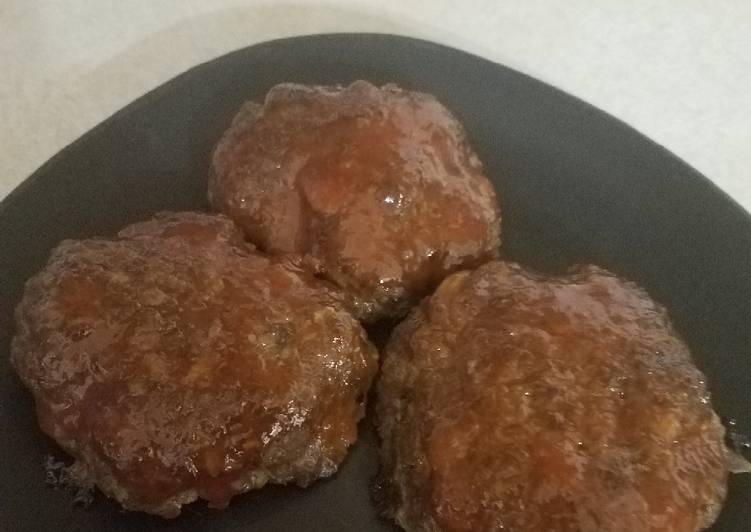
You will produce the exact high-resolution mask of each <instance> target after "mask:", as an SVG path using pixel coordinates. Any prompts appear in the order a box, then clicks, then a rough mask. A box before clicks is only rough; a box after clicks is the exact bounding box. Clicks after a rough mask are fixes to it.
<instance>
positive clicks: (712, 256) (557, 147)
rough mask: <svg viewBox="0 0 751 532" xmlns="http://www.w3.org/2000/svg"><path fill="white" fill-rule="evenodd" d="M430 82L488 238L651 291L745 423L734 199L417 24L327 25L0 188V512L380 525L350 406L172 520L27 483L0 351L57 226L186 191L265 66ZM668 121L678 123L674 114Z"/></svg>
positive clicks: (742, 523)
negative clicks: (276, 468) (259, 472)
mask: <svg viewBox="0 0 751 532" xmlns="http://www.w3.org/2000/svg"><path fill="white" fill-rule="evenodd" d="M360 78H363V79H367V80H370V81H372V82H374V83H376V84H384V83H388V82H395V83H397V84H399V85H401V86H402V87H405V88H408V89H415V90H421V91H427V92H430V93H433V94H435V95H436V96H437V97H438V99H439V100H441V101H442V102H443V103H444V104H445V105H446V106H448V107H449V109H451V110H452V111H453V112H454V113H455V114H456V116H457V117H458V118H459V119H460V121H461V122H463V123H464V125H465V127H466V129H467V132H468V134H469V137H470V140H471V142H472V144H473V145H474V146H475V148H476V150H477V152H478V153H479V155H480V158H481V159H482V160H483V162H484V163H485V166H486V169H487V174H488V175H489V176H490V178H491V180H492V181H493V182H494V184H495V186H496V188H497V190H498V196H499V198H500V202H501V211H502V215H503V239H504V249H505V255H506V257H508V258H511V259H513V260H518V261H521V262H524V263H526V264H528V265H531V266H533V267H536V268H539V269H544V270H558V269H561V268H564V267H566V266H567V265H570V264H573V263H576V262H595V263H597V264H599V265H601V266H604V267H606V268H609V269H611V270H613V271H615V272H617V273H618V274H621V275H623V276H625V277H628V278H631V279H634V280H636V281H637V282H639V283H640V284H641V285H643V286H644V287H645V288H647V289H648V291H649V292H650V293H651V294H652V296H653V297H654V298H656V299H657V300H659V301H661V302H662V303H663V304H664V305H666V306H667V308H668V309H669V311H670V313H671V315H672V317H673V319H674V321H675V324H676V326H677V328H678V330H679V331H680V332H681V333H682V334H683V335H684V336H685V338H686V340H687V341H688V343H689V345H690V346H691V348H692V350H693V353H694V355H695V358H696V362H697V364H698V365H699V366H700V367H701V368H702V369H703V370H704V371H705V373H706V375H707V379H708V381H709V385H710V389H711V390H712V392H713V400H714V405H715V407H716V409H717V410H718V411H719V413H720V415H721V416H722V417H723V418H724V419H726V420H731V419H733V420H735V422H736V424H735V428H736V430H737V431H739V432H745V433H751V418H749V413H751V356H750V355H749V353H750V351H751V323H750V322H749V317H751V217H749V215H748V214H747V213H746V212H744V211H743V210H742V209H741V208H740V207H739V206H738V205H737V204H735V203H734V202H733V201H732V200H731V199H729V198H728V197H727V196H725V195H724V194H723V193H721V192H720V191H719V190H718V189H717V188H715V187H714V186H713V185H712V184H711V183H710V182H709V181H708V180H707V179H705V178H704V177H702V176H701V175H699V174H698V173H697V172H696V171H695V170H693V169H691V168H690V167H688V166H687V165H686V164H685V163H683V162H682V161H680V160H679V159H677V158H676V157H675V156H673V155H671V154H670V153H668V152H667V151H665V150H664V149H663V148H661V147H660V146H658V145H656V144H655V143H653V142H651V141H650V140H648V139H646V138H645V137H643V136H642V135H640V134H639V133H637V132H636V131H634V130H633V129H631V128H629V127H628V126H626V125H624V124H623V123H621V122H619V121H617V120H615V119H614V118H612V117H610V116H608V115H606V114H605V113H603V112H601V111H599V110H597V109H595V108H593V107H591V106H589V105H587V104H585V103H583V102H581V101H579V100H577V99H575V98H573V97H571V96H568V95H566V94H564V93H562V92H560V91H558V90H556V89H554V88H552V87H549V86H547V85H545V84H543V83H540V82H539V81H535V80H534V79H531V78H529V77H527V76H524V75H522V74H519V73H518V72H515V71H513V70H510V69H508V68H505V67H502V66H499V65H497V64H494V63H491V62H489V61H486V60H484V59H480V58H478V57H475V56H472V55H469V54H466V53H464V52H460V51H457V50H452V49H449V48H445V47H442V46H438V45H435V44H431V43H427V42H424V41H417V40H413V39H408V38H403V37H394V36H387V35H367V34H366V35H363V34H355V35H349V34H341V35H321V36H311V37H299V38H293V39H285V40H280V41H274V42H269V43H265V44H260V45H257V46H253V47H250V48H246V49H244V50H240V51H237V52H234V53H231V54H229V55H226V56H224V57H220V58H219V59H215V60H213V61H211V62H209V63H206V64H203V65H200V66H198V67H196V68H194V69H192V70H190V71H188V72H186V73H185V74H183V75H181V76H179V77H178V78H176V79H174V80H172V81H170V82H168V83H167V84H165V85H163V86H162V87H160V88H158V89H156V90H154V91H153V92H150V93H149V94H147V95H146V96H144V97H142V98H141V99H139V100H137V101H136V102H134V103H133V104H131V105H129V106H128V107H126V108H125V109H123V110H122V111H120V112H119V113H117V114H116V115H114V116H113V117H111V118H109V119H108V120H106V121H105V122H104V123H102V124H101V125H99V126H97V127H96V128H94V129H93V130H92V131H91V132H89V133H88V134H86V135H84V136H83V137H82V138H81V139H79V140H78V141H76V142H75V143H74V144H72V145H71V146H69V147H68V148H66V149H64V150H63V151H62V152H60V153H59V154H58V155H56V156H55V157H53V158H52V160H50V161H49V162H48V163H46V164H45V165H44V166H43V167H42V168H40V169H39V170H37V171H36V172H35V173H34V175H33V176H31V177H30V178H29V179H27V180H26V181H25V182H24V183H23V184H22V185H21V186H20V187H18V189H16V190H15V191H14V192H13V193H11V194H10V196H8V197H7V198H6V199H5V200H4V201H3V202H2V203H1V204H0V250H1V251H0V275H1V276H2V277H0V427H1V430H0V479H2V480H0V529H2V530H19V531H23V530H34V531H36V530H80V531H87V530H92V531H93V530H96V531H110V530H113V531H114V530H117V531H131V530H138V531H141V530H147V529H151V528H154V529H160V528H165V529H173V530H176V529H179V530H181V531H198V530H208V529H210V530H212V531H213V532H222V531H240V530H242V531H246V530H264V531H272V530H280V531H282V530H283V531H294V530H305V531H313V530H321V531H331V530H353V531H355V530H356V531H364V530H374V531H376V530H394V527H393V526H392V525H391V524H390V523H389V522H388V521H385V520H383V519H381V518H379V516H378V512H377V510H376V508H375V505H374V504H373V501H372V479H373V475H374V474H375V472H376V470H377V456H376V439H375V437H374V435H373V431H372V428H371V426H370V424H369V422H367V421H366V422H364V423H363V424H362V426H361V437H360V440H359V441H358V442H357V444H356V445H355V446H354V447H353V449H352V452H351V454H350V456H349V458H348V459H347V460H346V462H345V463H344V464H343V466H342V468H341V470H340V472H339V473H338V474H337V475H336V476H335V477H334V478H333V479H330V480H327V481H320V482H317V483H316V484H314V485H313V486H312V487H311V488H309V489H307V490H301V489H297V488H285V487H266V488H264V489H263V490H261V491H259V492H255V493H250V494H247V495H243V496H240V497H237V498H236V499H235V500H234V501H233V502H232V504H231V505H230V507H229V508H228V509H227V510H225V511H222V512H217V511H212V510H209V509H207V508H206V507H205V506H202V505H200V504H194V505H191V506H189V507H188V508H186V509H185V510H184V511H183V515H182V516H181V517H179V518H178V519H177V520H175V521H162V520H160V519H159V518H155V517H151V516H148V515H144V514H138V513H125V512H122V511H120V510H119V509H118V506H117V505H116V504H115V503H113V502H112V501H110V500H108V499H106V498H105V497H103V496H101V495H97V496H96V497H95V499H94V502H93V503H92V504H91V505H90V506H89V507H88V508H82V507H80V506H76V505H74V503H73V495H72V494H70V493H66V492H65V491H64V490H55V489H52V488H51V487H49V486H47V485H46V483H45V475H46V472H45V469H44V467H43V463H44V461H45V459H46V457H47V456H48V455H50V454H52V455H53V456H55V457H57V458H61V457H63V455H61V454H60V452H59V451H58V450H57V449H56V448H55V445H54V444H53V443H52V442H51V441H50V440H49V439H47V438H46V437H44V436H43V435H42V434H41V432H40V431H39V429H38V428H37V425H36V417H35V415H34V409H33V404H32V401H31V398H30V395H29V394H28V393H27V392H26V391H24V390H23V388H22V387H21V385H20V383H19V381H18V380H17V378H16V377H15V375H14V374H13V372H12V369H11V367H10V364H9V363H8V350H9V343H10V338H11V336H12V327H13V319H12V317H13V308H14V307H15V305H16V304H17V302H18V300H19V297H20V295H21V291H22V288H23V283H24V281H25V280H26V279H27V278H28V277H29V276H31V275H32V274H33V273H34V272H36V271H37V270H38V269H39V268H40V267H41V266H42V265H43V264H44V262H45V260H46V258H47V255H48V253H49V251H50V250H51V249H52V248H53V247H54V246H55V245H56V244H57V243H58V242H59V241H60V240H62V239H64V238H80V237H89V236H93V235H108V234H112V233H114V232H115V231H116V230H117V229H118V228H121V227H122V226H124V225H125V224H128V223H130V222H134V221H136V220H141V219H144V218H146V217H149V216H150V215H152V214H153V213H155V212H157V211H160V210H165V209H169V210H181V209H206V208H207V203H206V176H207V168H208V164H209V155H210V153H211V149H212V147H213V145H214V143H215V142H216V141H217V139H218V138H219V135H220V134H221V132H222V131H223V130H224V128H226V127H227V126H228V124H229V122H230V119H231V118H232V116H233V114H234V113H235V111H236V110H237V109H238V107H239V106H240V104H241V103H242V102H243V101H244V100H247V99H249V98H252V99H255V100H261V99H263V97H264V95H265V93H266V91H267V90H268V89H269V88H270V87H272V86H273V85H275V84H277V83H280V82H284V81H295V82H299V83H316V84H346V83H349V82H351V81H353V80H356V79H360ZM687 134H690V133H689V132H687ZM750 522H751V475H738V476H733V477H731V479H730V491H729V496H728V499H727V502H726V505H725V508H724V510H723V512H722V515H721V516H720V518H719V520H718V522H717V524H716V525H715V526H714V527H713V529H712V530H717V531H720V530H722V531H731V530H732V531H742V530H748V523H750Z"/></svg>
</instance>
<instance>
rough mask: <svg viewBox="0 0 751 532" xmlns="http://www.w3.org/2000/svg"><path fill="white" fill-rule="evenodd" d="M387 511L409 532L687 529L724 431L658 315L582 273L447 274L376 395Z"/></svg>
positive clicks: (394, 342)
mask: <svg viewBox="0 0 751 532" xmlns="http://www.w3.org/2000/svg"><path fill="white" fill-rule="evenodd" d="M378 388H379V390H378V391H379V398H378V401H379V402H378V407H377V412H378V418H379V423H380V425H379V431H380V434H381V436H382V438H383V448H382V458H383V464H384V469H383V474H384V479H385V485H386V498H387V506H388V508H387V510H388V512H389V513H390V514H391V515H392V516H393V517H394V518H395V519H396V520H397V522H398V523H399V524H400V525H401V526H403V527H404V528H405V529H407V530H409V531H478V530H513V531H517V532H520V531H552V530H555V531H557V532H565V531H571V532H574V531H577V532H604V531H608V532H616V531H617V532H633V531H637V530H638V531H650V530H651V531H658V530H659V531H662V532H665V531H672V532H678V531H681V532H688V531H696V530H701V529H703V528H705V527H707V526H709V525H710V524H711V523H712V521H713V520H714V519H715V517H716V515H717V513H718V511H719V509H720V506H721V503H722V501H723V498H724V495H725V490H726V475H727V458H728V453H727V450H726V448H725V446H724V443H723V435H724V429H723V427H722V425H721V423H720V421H719V420H718V417H717V415H716V414H715V413H714V412H713V410H712V407H711V404H710V401H709V395H708V392H707V389H706V387H705V383H704V380H703V376H702V374H701V373H700V372H699V370H698V369H696V368H695V367H694V365H693V364H692V361H691V357H690V353H689V351H688V348H687V347H686V345H685V344H684V342H683V341H682V340H681V339H680V338H679V336H678V335H677V334H676V332H675V331H674V330H673V328H672V326H671V324H670V322H669V320H668V317H667V315H666V313H665V311H664V310H663V309H662V308H661V307H660V306H659V305H657V304H656V303H654V302H652V301H651V300H650V298H649V297H648V296H647V294H645V293H644V292H643V291H642V290H640V289H639V288H637V287H636V286H635V285H633V284H632V283H629V282H625V281H622V280H619V279H618V278H616V277H615V276H613V275H611V274H610V273H608V272H606V271H603V270H599V269H597V268H594V267H588V268H583V269H579V270H577V271H576V272H574V273H572V274H571V275H569V276H565V277H544V276H539V275H537V274H534V273H530V272H528V271H525V270H524V269H522V268H521V267H519V266H517V265H514V264H509V263H500V262H491V263H488V264H486V265H484V266H482V267H480V268H479V269H478V270H476V271H474V272H462V273H457V274H454V275H453V276H451V277H449V278H448V279H446V280H445V281H444V282H443V284H442V285H441V286H440V287H439V288H438V290H437V292H436V293H435V294H434V295H433V296H432V297H431V298H430V299H428V300H425V301H424V302H423V303H422V304H421V306H420V307H419V308H417V309H416V310H415V311H414V312H413V313H412V314H411V315H410V317H409V318H408V319H407V320H406V321H405V322H403V323H402V324H401V325H400V326H399V327H398V328H397V330H396V331H395V333H394V335H393V337H392V339H391V340H390V342H389V345H388V347H387V349H386V353H385V360H384V364H383V368H382V378H381V379H380V382H379V386H378Z"/></svg>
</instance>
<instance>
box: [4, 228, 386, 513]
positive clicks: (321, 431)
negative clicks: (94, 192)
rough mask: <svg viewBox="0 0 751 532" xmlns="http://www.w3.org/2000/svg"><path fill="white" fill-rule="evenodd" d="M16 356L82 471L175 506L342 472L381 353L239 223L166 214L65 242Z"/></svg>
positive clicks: (153, 507) (335, 302)
mask: <svg viewBox="0 0 751 532" xmlns="http://www.w3.org/2000/svg"><path fill="white" fill-rule="evenodd" d="M12 360H13V363H14V365H15V367H16V369H17V371H18V374H19V375H20V376H21V379H22V380H23V382H24V383H25V384H26V386H28V388H29V389H30V390H31V391H32V393H33V395H34V398H35V400H36V406H37V413H38V418H39V423H40V426H41V427H42V429H43V430H44V431H45V432H46V433H47V434H49V435H50V436H51V437H52V438H54V439H55V440H56V441H57V442H58V443H59V444H60V445H61V446H62V447H63V448H64V449H65V450H66V451H68V452H69V453H70V454H72V455H73V456H74V457H75V458H76V459H77V465H76V467H77V470H78V471H79V476H80V477H81V478H88V479H89V480H92V481H94V482H96V484H97V485H98V486H99V487H100V488H101V489H102V490H103V491H104V492H105V493H106V494H108V495H109V496H111V497H114V498H115V499H117V500H118V501H119V502H120V503H122V505H123V506H124V507H125V508H127V509H132V510H143V511H146V512H151V513H155V514H159V515H162V516H165V517H174V516H176V515H177V514H179V512H180V507H181V505H182V504H184V503H188V502H190V501H192V500H194V499H196V498H198V497H200V498H203V499H206V500H208V501H209V503H210V505H212V506H214V507H218V508H221V507H223V506H225V505H226V504H227V503H228V502H229V500H230V499H231V498H232V497H233V496H234V495H235V494H238V493H241V492H244V491H247V490H250V489H254V488H259V487H261V486H263V485H264V484H265V483H266V482H275V483H296V484H299V485H301V486H305V485H307V484H309V483H310V482H312V481H313V480H315V479H317V478H319V477H326V476H329V475H331V474H333V473H334V472H335V471H336V469H337V466H338V464H339V463H340V462H341V461H342V460H343V458H344V456H345V453H346V449H347V447H348V446H349V445H350V444H351V443H352V442H353V441H354V440H355V438H356V430H357V428H356V424H357V421H358V420H359V419H360V418H361V417H362V415H363V401H364V397H365V394H366V392H367V389H368V386H369V384H370V382H371V379H372V377H373V375H374V373H375V371H376V366H377V353H376V351H375V349H374V348H373V347H372V346H371V345H370V343H369V342H368V340H367V339H366V336H365V334H364V332H363V330H362V329H361V327H360V325H359V324H358V323H357V321H356V320H355V319H354V318H353V317H352V316H351V315H350V314H349V313H347V312H346V311H345V310H344V308H343V306H342V304H341V296H340V295H339V294H338V293H337V292H336V291H334V290H332V289H330V288H328V287H327V286H326V285H324V284H323V283H322V282H321V281H319V280H316V279H314V278H312V277H311V276H309V274H307V273H302V272H298V271H296V270H295V269H294V267H292V266H289V265H286V264H284V263H280V262H274V261H272V260H270V259H268V258H266V257H263V256H261V255H258V254H256V253H254V252H253V249H252V248H251V247H249V246H247V245H245V244H244V243H243V237H242V234H241V232H240V231H239V230H238V229H237V228H236V227H235V226H234V224H233V223H232V222H231V221H230V220H229V219H227V218H225V217H223V216H213V215H202V214H197V213H179V214H169V213H166V214H163V215H160V216H158V217H157V218H155V219H154V220H151V221H148V222H144V223H139V224H135V225H132V226H130V227H128V228H126V229H124V230H123V231H121V232H120V234H119V235H118V237H117V238H113V239H91V240H81V241H65V242H63V243H61V244H60V245H59V246H58V247H57V248H56V249H55V250H54V251H53V253H52V256H51V258H50V259H49V262H48V263H47V265H46V266H45V267H44V269H43V270H42V271H41V272H40V273H38V274H37V275H36V276H35V277H33V278H32V279H31V280H30V281H29V282H28V283H27V286H26V291H25V294H24V297H23V300H22V302H21V304H20V305H19V307H18V309H17V334H16V336H15V338H14V341H13V346H12Z"/></svg>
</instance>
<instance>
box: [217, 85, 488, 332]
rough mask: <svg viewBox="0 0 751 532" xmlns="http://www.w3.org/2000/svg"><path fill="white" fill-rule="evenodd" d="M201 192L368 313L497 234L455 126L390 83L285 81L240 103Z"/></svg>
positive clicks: (395, 303) (393, 306)
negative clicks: (261, 99) (259, 98)
mask: <svg viewBox="0 0 751 532" xmlns="http://www.w3.org/2000/svg"><path fill="white" fill-rule="evenodd" d="M209 199H210V202H211V204H212V206H213V207H214V208H215V209H216V210H218V211H220V212H223V213H225V214H227V215H228V216H230V217H231V218H232V219H233V220H235V222H237V223H238V224H239V225H240V226H241V227H242V228H243V230H244V231H245V233H246V235H247V237H248V238H249V239H250V240H251V241H252V242H253V243H254V244H255V245H257V246H258V247H259V248H261V249H262V250H263V251H267V252H271V253H298V254H301V255H303V256H304V257H305V261H306V264H307V266H308V267H310V268H312V269H314V270H316V271H317V272H318V275H321V276H324V277H326V278H327V279H329V280H331V281H333V282H334V283H336V284H337V285H339V286H340V287H341V288H342V289H343V290H344V291H345V292H346V293H347V294H349V295H350V296H351V300H352V301H353V303H354V308H355V312H356V313H357V315H358V316H359V317H360V318H362V319H363V320H365V321H375V320H377V319H379V318H383V317H395V316H401V315H403V314H404V313H405V312H406V310H407V309H408V308H409V307H410V306H411V305H412V304H414V303H415V302H416V301H418V300H419V298H421V297H422V296H424V295H426V294H428V293H429V292H430V291H431V290H432V289H433V288H435V286H436V285H437V284H438V283H439V282H440V281H441V280H442V279H443V278H444V277H445V276H446V275H447V274H449V273H450V272H453V271H455V270H458V269H462V268H469V267H474V266H477V265H479V264H481V263H483V262H485V261H487V260H489V259H491V258H494V257H496V256H497V253H498V247H499V245H500V214H499V209H498V205H497V201H496V196H495V192H494V190H493V186H492V185H491V183H490V182H489V181H488V179H487V178H486V177H485V174H484V173H483V168H482V164H481V163H480V160H479V159H478V157H477V155H476V154H475V153H474V151H473V150H472V148H471V147H470V145H469V144H468V142H467V139H466V135H465V133H464V130H463V128H462V126H461V124H460V123H459V122H458V121H457V120H456V118H454V116H453V115H452V114H451V113H450V112H449V111H448V110H447V109H446V108H445V107H444V106H443V105H441V104H440V103H439V102H438V101H437V100H436V99H435V98H434V97H433V96H431V95H428V94H423V93H418V92H410V91H406V90H402V89H400V88H398V87H396V86H395V85H385V86H383V87H381V88H378V87H375V86H373V85H371V84H370V83H367V82H364V81H358V82H355V83H353V84H352V85H350V86H348V87H338V86H337V87H323V86H304V85H295V84H282V85H277V86H276V87H273V88H272V89H271V90H270V91H269V93H268V95H267V96H266V99H265V101H264V102H263V104H258V103H255V102H248V103H246V104H245V105H244V106H243V107H242V109H241V110H240V112H239V113H238V114H237V116H236V117H235V119H234V121H233V123H232V125H231V126H230V128H229V129H228V130H227V132H226V133H225V134H224V136H223V138H222V139H221V141H220V142H219V144H218V145H217V147H216V150H215V152H214V155H213V162H212V167H211V175H210V182H209Z"/></svg>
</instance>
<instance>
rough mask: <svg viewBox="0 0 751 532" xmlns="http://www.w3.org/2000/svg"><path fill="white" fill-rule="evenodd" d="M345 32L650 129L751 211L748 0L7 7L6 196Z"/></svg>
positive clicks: (0, 137) (11, 1) (0, 76)
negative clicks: (187, 76)
mask: <svg viewBox="0 0 751 532" xmlns="http://www.w3.org/2000/svg"><path fill="white" fill-rule="evenodd" d="M336 31H369V32H386V33H396V34H403V35H410V36H416V37H421V38H426V39H429V40H432V41H436V42H439V43H444V44H448V45H450V46H454V47H457V48H462V49H464V50H467V51H470V52H473V53H476V54H478V55H482V56H484V57H487V58H489V59H492V60H494V61H497V62H499V63H503V64H506V65H508V66H511V67H513V68H516V69H518V70H520V71H522V72H525V73H528V74H531V75H532V76H534V77H537V78H539V79H541V80H543V81H546V82H549V83H551V84H553V85H555V86H557V87H560V88H561V89H563V90H565V91H567V92H569V93H571V94H574V95H575V96H578V97H580V98H582V99H584V100H586V101H588V102H590V103H592V104H594V105H596V106H597V107H600V108H601V109H604V110H605V111H607V112H609V113H611V114H613V115H615V116H617V117H618V118H621V119H622V120H624V121H626V122H627V123H629V124H631V125H632V126H634V127H636V128H637V129H638V130H640V131H642V132H643V133H644V134H646V135H647V136H649V137H651V138H652V139H654V140H655V141H657V142H658V143H660V144H662V145H664V146H665V147H667V148H668V149H670V150H671V151H673V152H674V153H675V154H677V155H678V156H679V157H681V158H683V159H684V160H686V161H687V162H688V163H689V164H691V165H692V166H694V167H695V168H697V169H698V170H699V171H701V172H702V173H703V174H704V175H706V176H707V177H709V178H710V179H712V180H713V181H714V182H715V183H716V184H717V185H718V186H719V187H720V188H722V189H723V190H725V191H726V192H727V193H728V194H730V196H732V197H733V198H734V199H735V200H736V201H738V202H739V203H740V204H742V205H743V206H744V207H745V208H746V209H747V210H751V175H749V171H748V169H747V168H748V166H749V164H750V163H751V1H749V0H720V1H715V2H708V1H706V0H680V1H665V0H635V1H633V2H624V1H623V0H599V1H597V2H594V1H592V0H567V1H565V2H564V1H562V0H561V1H556V0H548V1H545V0H525V1H521V0H519V1H506V0H475V1H467V2H457V1H456V0H378V1H373V0H328V1H321V0H318V1H315V0H293V1H292V2H289V3H288V2H286V1H274V0H267V1H261V0H245V1H241V0H213V1H210V2H207V1H206V0H128V1H125V2H123V1H116V0H97V1H91V0H57V1H56V0H33V1H29V0H0V146H1V148H0V198H2V197H4V196H5V195H6V194H7V193H8V192H10V191H11V190H12V189H13V188H14V187H15V186H16V185H17V184H18V183H20V182H21V181H22V180H23V179H24V178H26V177H27V176H28V175H29V174H30V173H31V172H33V171H34V170H35V169H36V168H37V167H39V166H40V165H41V164H42V163H44V162H45V161H46V160H47V159H48V158H49V157H51V156H52V155H54V154H55V153H56V152H57V151H58V150H60V149H61V148H63V147H64V146H65V145H67V144H69V143H70V142H72V141H73V140H75V139H76V138H77V137H79V136H80V135H81V134H83V133H85V132H86V131H87V130H88V129H90V128H91V127H93V126H95V125H96V124H97V123H99V122H100V121H102V120H103V119H104V118H106V117H107V116H109V115H111V114H112V113H113V112H115V111H117V110H118V109H120V108H122V107H123V106H125V105H127V104H128V103H129V102H131V101H132V100H134V99H136V98H138V97H139V96H141V95H142V94H144V93H145V92H147V91H148V90H150V89H152V88H154V87H156V86H158V85H160V84H161V83H163V82H165V81H167V80H169V79H170V78H172V77H174V76H175V75H177V74H179V73H180V72H182V71H184V70H186V69H188V68H190V67H191V66H193V65H195V64H197V63H200V62H202V61H205V60H208V59H211V58H213V57H216V56H218V55H221V54H224V53H226V52H228V51H230V50H234V49H237V48H241V47H244V46H247V45H249V44H253V43H257V42H261V41H265V40H269V39H273V38H277V37H284V36H291V35H301V34H310V33H323V32H336ZM81 179H86V176H85V175H82V176H81Z"/></svg>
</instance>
